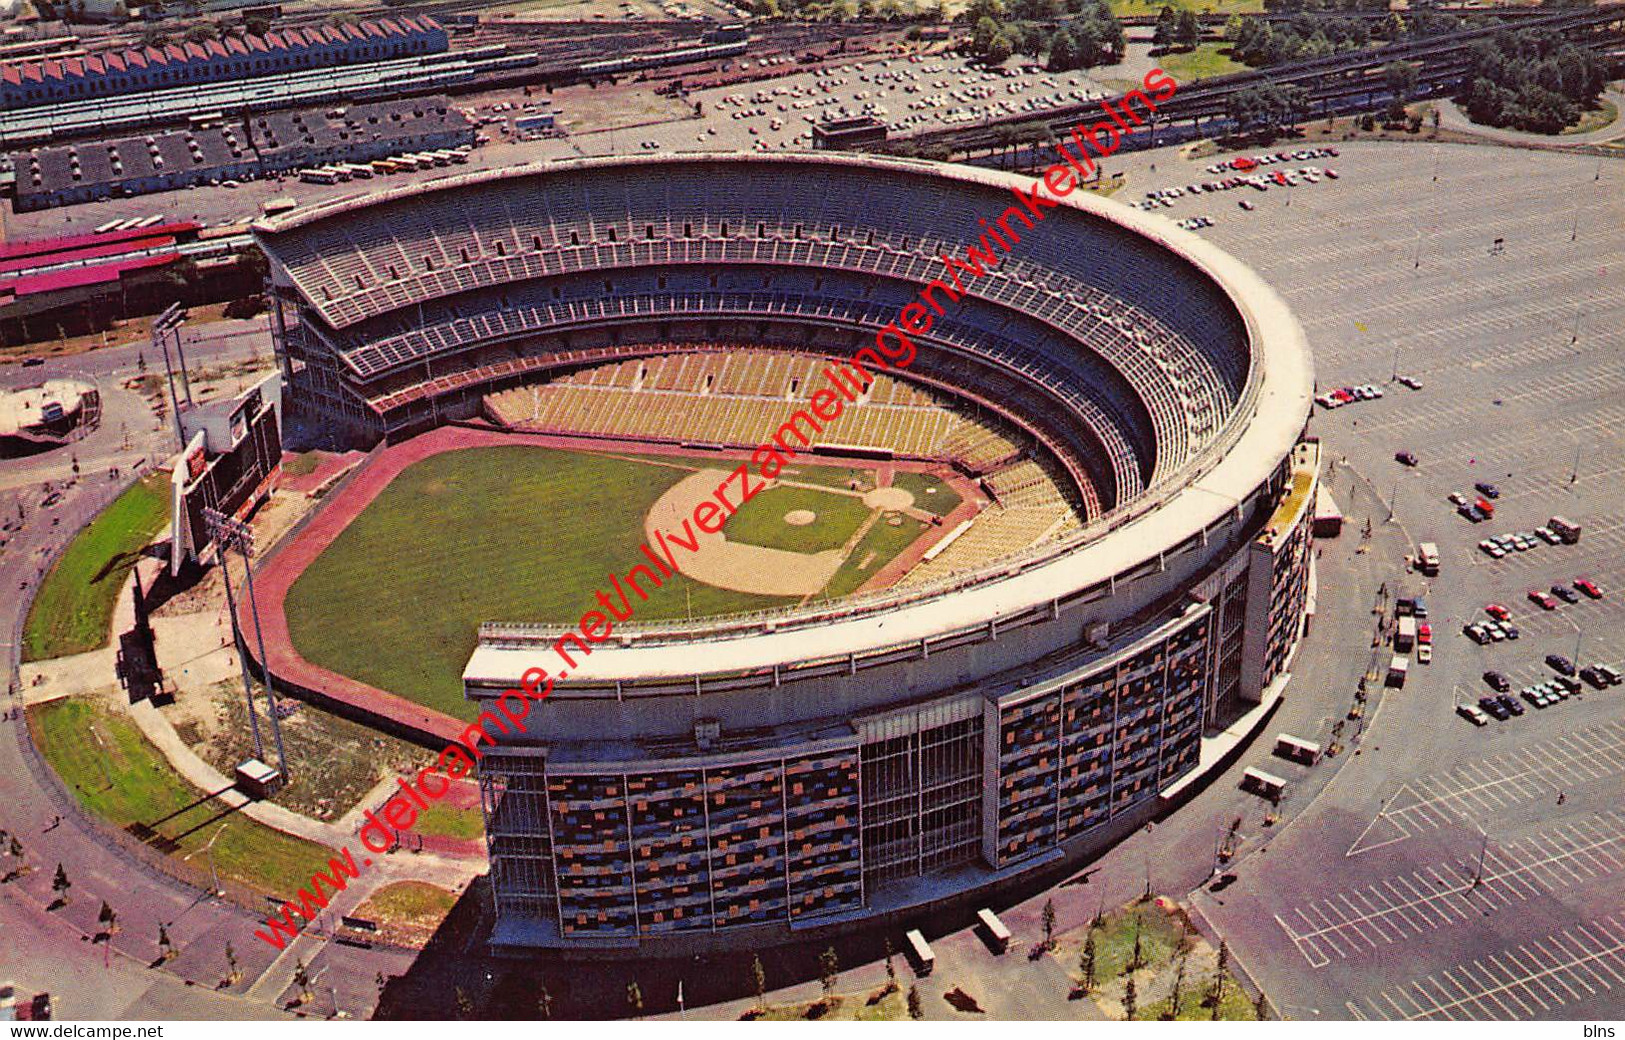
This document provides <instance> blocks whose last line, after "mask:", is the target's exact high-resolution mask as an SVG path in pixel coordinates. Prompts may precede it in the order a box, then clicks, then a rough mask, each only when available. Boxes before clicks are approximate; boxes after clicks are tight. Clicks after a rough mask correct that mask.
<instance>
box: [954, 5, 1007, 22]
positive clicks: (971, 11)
mask: <svg viewBox="0 0 1625 1040" xmlns="http://www.w3.org/2000/svg"><path fill="white" fill-rule="evenodd" d="M1003 16H1004V4H1003V3H1002V2H1001V0H971V2H970V3H969V4H967V5H966V7H965V10H964V11H962V12H960V15H959V17H960V19H961V20H962V21H966V22H969V23H970V24H972V25H980V24H981V23H982V19H983V18H986V19H988V20H990V21H996V19H999V18H1002V17H1003Z"/></svg>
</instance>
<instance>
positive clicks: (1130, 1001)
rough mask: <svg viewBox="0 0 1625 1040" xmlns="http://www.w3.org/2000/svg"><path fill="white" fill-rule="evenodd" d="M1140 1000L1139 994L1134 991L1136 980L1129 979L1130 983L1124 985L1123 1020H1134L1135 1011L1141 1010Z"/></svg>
mask: <svg viewBox="0 0 1625 1040" xmlns="http://www.w3.org/2000/svg"><path fill="white" fill-rule="evenodd" d="M1138 1001H1139V995H1138V994H1137V993H1135V991H1134V980H1133V979H1129V980H1128V985H1126V986H1124V987H1123V1021H1125V1022H1130V1021H1133V1019H1134V1012H1135V1011H1137V1010H1139V1008H1138Z"/></svg>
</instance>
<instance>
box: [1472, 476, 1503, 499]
mask: <svg viewBox="0 0 1625 1040" xmlns="http://www.w3.org/2000/svg"><path fill="white" fill-rule="evenodd" d="M1473 487H1474V488H1475V489H1476V490H1477V491H1478V493H1479V494H1481V495H1483V496H1484V497H1485V498H1500V497H1501V489H1500V488H1498V487H1496V486H1495V485H1494V484H1491V483H1490V482H1489V481H1487V480H1480V481H1479V482H1478V483H1476V484H1474V485H1473Z"/></svg>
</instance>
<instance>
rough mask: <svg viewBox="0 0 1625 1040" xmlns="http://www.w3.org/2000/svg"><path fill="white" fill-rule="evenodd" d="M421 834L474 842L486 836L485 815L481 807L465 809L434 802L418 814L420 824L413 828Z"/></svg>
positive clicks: (472, 806)
mask: <svg viewBox="0 0 1625 1040" xmlns="http://www.w3.org/2000/svg"><path fill="white" fill-rule="evenodd" d="M412 829H413V830H414V831H416V832H417V833H419V834H438V835H441V836H442V837H446V838H462V839H464V840H472V839H474V838H479V837H482V836H483V835H484V834H485V815H484V814H483V813H482V812H480V807H479V806H477V805H471V806H469V807H467V808H464V809H459V808H457V807H455V806H451V805H446V804H445V803H443V802H434V803H432V804H430V806H429V807H428V808H427V809H423V810H421V811H419V813H418V822H417V824H416V825H415V826H414V827H413V828H412Z"/></svg>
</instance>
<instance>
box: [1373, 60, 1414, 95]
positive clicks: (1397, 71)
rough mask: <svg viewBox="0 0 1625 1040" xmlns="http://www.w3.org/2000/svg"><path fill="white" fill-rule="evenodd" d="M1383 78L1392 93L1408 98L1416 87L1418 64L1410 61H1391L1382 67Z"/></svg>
mask: <svg viewBox="0 0 1625 1040" xmlns="http://www.w3.org/2000/svg"><path fill="white" fill-rule="evenodd" d="M1382 80H1383V83H1384V84H1385V85H1386V86H1387V87H1388V92H1389V93H1390V94H1392V95H1394V96H1395V97H1397V98H1406V99H1408V98H1409V97H1410V96H1411V92H1412V91H1414V90H1415V89H1416V80H1417V74H1416V66H1415V65H1412V64H1411V63H1410V62H1408V61H1391V62H1389V63H1388V64H1386V65H1384V66H1383V67H1382Z"/></svg>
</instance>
